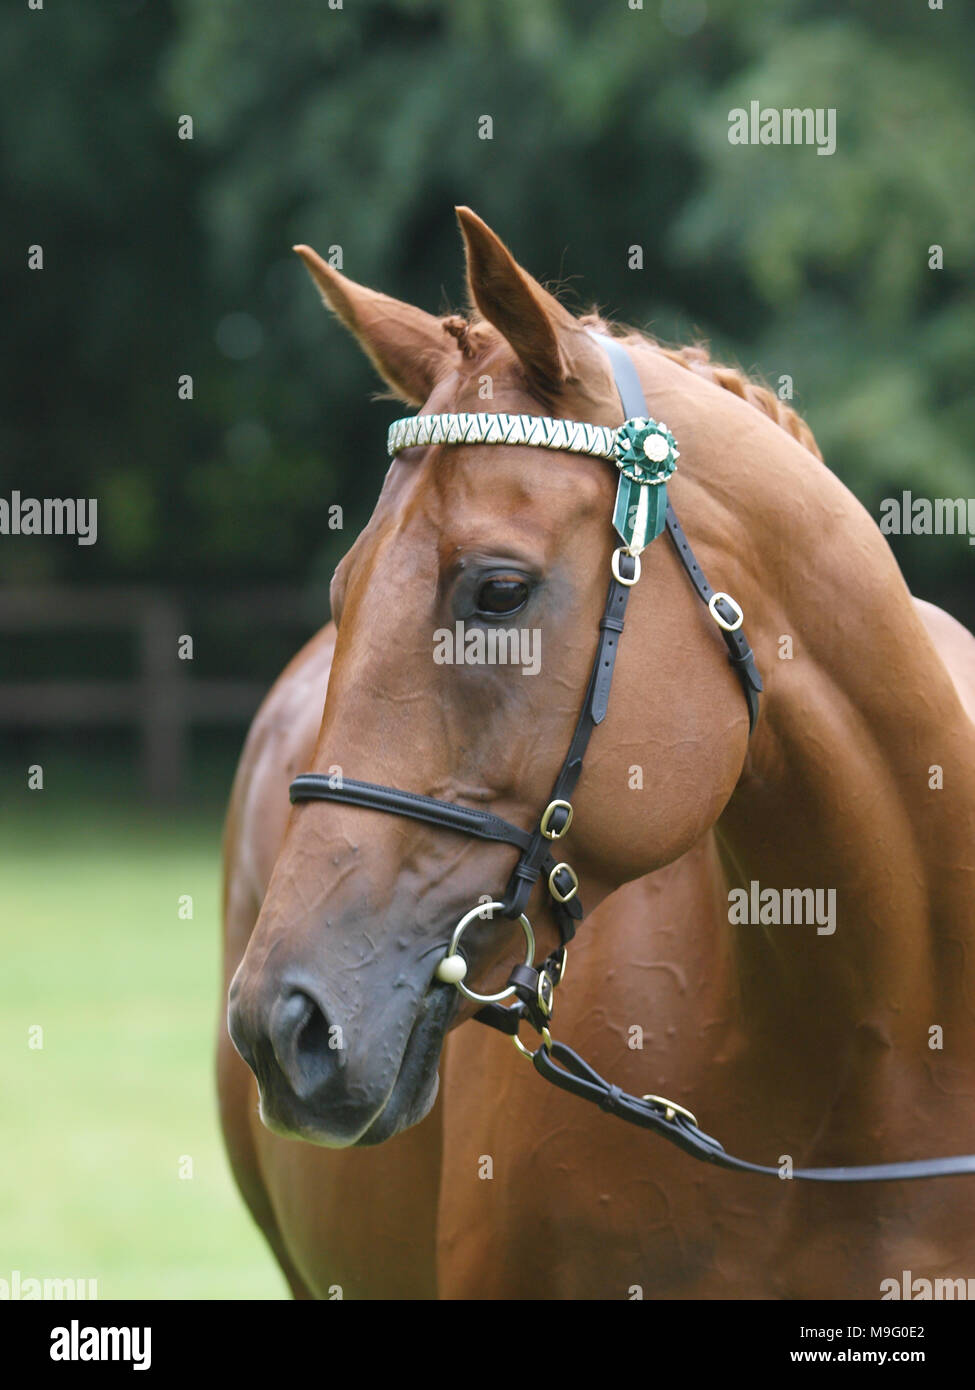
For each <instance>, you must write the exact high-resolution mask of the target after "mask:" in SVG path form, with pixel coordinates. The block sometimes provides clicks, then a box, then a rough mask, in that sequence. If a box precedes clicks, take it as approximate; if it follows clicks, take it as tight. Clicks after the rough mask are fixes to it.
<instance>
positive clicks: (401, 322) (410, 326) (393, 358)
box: [292, 246, 456, 405]
mask: <svg viewBox="0 0 975 1390" xmlns="http://www.w3.org/2000/svg"><path fill="white" fill-rule="evenodd" d="M292 249H293V250H294V251H296V252H297V253H298V255H299V256H300V257H301V259H302V260H303V261H304V263H305V269H306V270H307V271H308V274H309V275H310V276H311V278H312V279H313V280H314V282H315V284H316V285H317V287H318V291H319V293H320V294H321V296H322V299H323V300H324V302H325V304H326V306H327V307H328V308H329V309H331V310H332V312H333V313H334V314H335V315H336V316H337V317H338V318H339V319H341V321H342V323H344V324H345V326H346V328H347V329H348V330H349V332H350V333H351V334H352V335H353V336H354V337H355V339H356V340H357V342H358V343H359V346H360V347H361V348H362V349H363V351H364V352H365V353H366V354H367V356H368V357H369V359H370V360H371V362H372V364H373V366H374V367H375V368H376V370H377V371H378V373H379V375H380V376H381V377H382V378H383V380H384V381H385V382H387V384H388V385H389V386H390V387H391V388H392V390H393V391H394V392H395V393H396V395H397V397H398V398H399V399H400V400H401V401H405V402H406V403H407V404H408V405H422V404H423V402H424V401H425V400H426V399H427V397H428V396H429V395H430V392H431V391H432V390H433V387H434V385H435V383H436V381H437V379H438V378H439V377H440V376H441V375H442V373H443V368H444V361H445V359H446V357H447V356H448V352H449V350H450V349H453V350H454V352H456V345H455V344H454V342H453V340H452V339H450V340H448V339H447V338H446V337H445V334H444V327H443V323H442V321H441V320H440V319H438V318H434V316H433V315H432V314H426V313H424V311H423V310H422V309H417V308H414V306H413V305H412V304H404V303H403V302H402V301H401V300H399V299H391V298H390V296H389V295H388V294H380V293H379V292H378V291H377V290H369V289H366V287H365V285H357V284H356V283H355V281H354V280H348V279H346V277H345V276H344V275H340V274H339V272H338V271H337V270H333V268H332V267H331V266H330V265H327V264H326V262H325V261H323V260H322V258H321V256H319V255H317V254H316V252H314V251H313V250H312V249H311V247H310V246H295V247H293V248H292Z"/></svg>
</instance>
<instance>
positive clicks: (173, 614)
mask: <svg viewBox="0 0 975 1390" xmlns="http://www.w3.org/2000/svg"><path fill="white" fill-rule="evenodd" d="M193 607H194V611H195V610H196V609H197V607H198V605H197V604H196V603H195V602H194V604H193ZM205 607H206V619H207V623H208V624H209V623H211V622H220V621H224V622H230V623H241V624H255V623H265V624H277V625H286V626H288V627H289V628H293V629H300V628H304V632H297V633H296V637H297V639H298V641H300V640H301V639H302V638H304V637H307V636H310V635H311V633H312V631H314V629H315V627H316V626H318V625H320V623H321V622H322V621H323V620H324V619H323V618H321V617H319V618H318V619H317V621H316V620H315V619H314V618H313V617H312V616H311V615H310V614H309V612H308V605H307V598H306V596H305V595H302V594H301V593H300V592H299V591H297V590H294V589H261V590H257V591H250V592H246V593H244V592H242V593H236V594H232V595H228V596H224V597H217V598H215V599H213V600H211V601H208V602H207V603H206V605H205ZM120 629H121V630H127V631H128V632H130V633H131V634H132V635H133V636H134V638H135V639H136V645H137V660H136V662H135V665H136V668H137V669H136V673H135V674H134V675H133V676H131V677H129V678H128V679H117V680H104V679H99V678H97V677H93V678H91V679H89V678H85V679H72V678H57V677H54V678H50V679H45V680H16V679H15V680H10V681H5V682H2V683H0V726H8V727H18V726H19V727H27V728H38V727H44V728H52V727H79V726H86V725H87V726H92V727H98V726H102V727H109V726H119V725H134V726H137V727H138V728H139V730H140V732H141V749H142V763H143V776H144V781H145V787H146V791H147V793H148V795H149V796H151V797H152V798H154V799H157V800H164V799H172V798H175V797H177V796H179V795H180V794H181V792H182V791H183V789H184V788H185V786H186V772H187V763H188V756H189V730H190V727H191V726H192V725H194V724H209V725H230V726H233V725H236V724H247V723H248V722H249V721H250V719H251V718H252V717H253V715H254V713H255V711H256V709H257V707H258V705H259V704H260V702H261V700H262V699H263V698H264V696H265V694H266V693H267V690H268V688H269V685H270V682H269V681H248V680H233V679H226V678H219V679H211V678H206V677H197V676H195V675H194V674H193V672H194V667H195V664H196V663H195V662H194V661H186V660H180V658H179V656H178V645H179V639H180V637H181V636H182V635H183V634H189V635H192V634H193V626H192V625H189V620H188V619H187V617H186V613H185V609H184V608H183V606H182V605H181V603H180V601H179V600H178V599H176V598H174V597H173V596H172V595H170V594H167V593H166V592H164V591H162V590H158V589H148V588H125V589H120V588H84V589H75V588H71V589H69V588H63V587H49V588H35V589H27V588H24V589H8V590H6V591H2V590H0V634H2V640H4V642H5V645H7V647H8V650H9V649H11V648H12V649H13V650H16V639H17V635H18V634H20V633H24V632H31V633H33V632H37V631H40V630H43V631H46V632H49V633H51V634H52V635H55V634H57V632H58V631H61V632H64V633H69V632H77V631H79V630H87V631H90V632H92V633H95V632H107V631H111V630H120ZM298 641H296V644H295V645H296V646H297V644H298Z"/></svg>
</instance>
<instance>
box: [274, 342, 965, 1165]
mask: <svg viewBox="0 0 975 1390" xmlns="http://www.w3.org/2000/svg"><path fill="white" fill-rule="evenodd" d="M592 336H593V337H594V338H596V339H597V340H598V341H599V343H600V344H601V345H602V347H603V348H604V350H605V351H606V353H607V355H608V356H609V359H610V365H611V366H612V369H613V375H614V378H615V381H616V388H617V391H618V393H619V397H620V402H621V405H622V407H623V414H624V417H625V418H624V423H623V425H622V426H620V427H619V428H618V429H616V430H607V429H605V428H603V427H599V426H593V425H586V424H584V423H580V422H577V421H565V420H553V419H546V418H544V417H535V416H524V415H521V416H506V415H487V414H486V415H433V416H430V415H418V416H413V417H410V418H408V419H405V420H399V421H396V422H395V424H393V425H392V426H391V428H390V432H389V453H390V454H391V455H393V456H395V454H396V453H398V452H399V451H400V450H401V449H403V448H407V447H410V446H412V445H416V444H430V443H439V444H456V445H461V444H472V443H500V444H527V445H533V446H536V447H540V448H548V449H557V450H568V451H570V452H575V453H585V454H589V455H592V456H593V457H597V458H607V459H610V460H611V461H613V462H615V463H616V465H617V467H618V468H619V470H620V482H619V491H618V494H617V504H616V508H615V510H614V517H613V521H614V525H615V527H616V530H617V532H618V533H619V536H620V539H621V540H622V542H623V544H622V545H620V546H619V547H618V548H617V549H616V550H615V551H614V553H613V557H612V565H611V570H612V577H611V579H610V584H609V592H608V594H607V597H606V605H605V608H604V611H603V616H602V619H601V621H600V624H599V640H598V643H597V645H596V655H595V658H594V660H593V664H592V669H591V672H590V675H589V681H588V684H587V686H586V693H585V699H584V700H583V704H582V710H581V713H580V715H579V719H578V721H577V723H576V727H575V732H574V733H573V735H572V740H571V742H570V744H569V750H568V752H567V753H566V755H565V758H564V760H563V762H562V766H561V768H560V769H559V772H558V775H557V777H556V779H555V782H554V785H553V787H552V791H551V795H550V796H549V799H548V802H547V804H546V806H545V809H544V811H543V812H542V814H541V816H540V818H539V821H538V824H537V825H536V826H535V828H534V829H533V830H530V831H529V830H523V829H521V828H520V827H519V826H516V825H513V824H511V822H510V821H506V820H503V819H502V818H501V817H500V816H496V815H494V814H493V813H491V812H489V811H484V810H480V809H478V808H474V807H468V806H460V805H458V804H457V803H455V802H450V801H440V800H438V799H437V798H435V797H431V796H422V795H420V794H419V793H416V792H408V791H401V790H400V789H399V788H397V787H387V786H382V785H379V784H376V783H372V782H359V781H356V780H354V779H352V778H348V777H341V776H330V775H324V774H321V773H314V772H306V773H302V774H301V775H300V776H299V777H296V778H295V780H294V781H293V782H292V784H291V787H290V796H291V801H292V802H301V801H338V802H344V803H345V804H347V805H352V806H359V807H363V808H367V809H369V810H373V811H386V812H390V813H392V814H394V815H400V816H407V817H410V818H412V819H414V820H421V821H426V822H427V823H429V824H431V825H435V826H438V827H440V828H442V829H445V830H453V831H457V832H460V833H462V834H465V835H470V836H473V837H474V838H476V839H481V840H491V841H496V842H500V843H501V844H509V845H513V846H515V848H516V849H518V850H519V851H520V855H519V859H518V862H517V863H516V865H515V867H514V869H513V870H512V873H511V877H510V878H509V880H508V885H507V887H506V889H505V892H504V896H503V898H502V899H500V900H498V901H497V902H493V903H490V904H484V905H480V904H479V905H478V906H477V907H475V908H472V909H471V911H470V912H468V913H466V914H465V916H464V917H462V918H461V920H460V922H458V924H457V926H456V927H455V928H454V931H453V935H452V937H451V941H450V945H449V947H448V950H447V954H446V955H445V956H444V958H443V960H441V962H440V964H439V966H438V967H437V971H436V977H437V979H438V980H440V981H441V982H442V983H444V984H446V985H453V986H455V987H456V988H457V989H458V990H459V991H460V992H461V993H462V994H463V995H465V996H466V997H467V998H468V999H471V1000H474V1001H476V1002H478V1003H480V1004H482V1006H483V1007H482V1008H481V1009H480V1010H479V1011H478V1012H477V1013H476V1014H475V1015H474V1018H475V1019H476V1020H477V1022H478V1023H483V1024H486V1025H487V1026H488V1027H491V1028H495V1029H497V1030H498V1031H499V1032H501V1033H505V1034H507V1035H508V1036H509V1037H511V1039H512V1040H513V1042H514V1043H515V1046H516V1047H517V1048H518V1050H519V1051H520V1052H521V1053H522V1054H523V1055H524V1056H525V1057H527V1058H529V1059H530V1060H531V1062H532V1064H533V1066H534V1067H535V1070H536V1071H537V1072H538V1073H539V1075H540V1076H542V1077H544V1078H545V1080H546V1081H549V1082H551V1083H552V1084H553V1085H555V1086H558V1087H559V1088H560V1089H561V1090H564V1091H568V1092H570V1094H572V1095H575V1096H578V1097H579V1098H580V1099H582V1100H588V1101H591V1102H593V1103H594V1104H595V1105H598V1106H599V1108H600V1109H601V1110H605V1111H606V1112H607V1113H608V1114H610V1115H615V1116H617V1118H619V1119H621V1120H626V1121H627V1122H628V1123H629V1124H633V1125H637V1126H639V1127H640V1128H643V1129H649V1130H651V1131H653V1132H654V1133H656V1134H659V1135H661V1136H662V1137H663V1138H665V1139H668V1140H669V1141H670V1142H671V1143H673V1144H676V1145H677V1147H678V1148H680V1149H683V1150H684V1152H685V1153H688V1154H690V1155H691V1156H692V1157H693V1158H697V1159H700V1160H702V1161H703V1162H706V1163H711V1164H714V1165H715V1166H717V1167H719V1168H728V1169H732V1170H733V1171H736V1172H742V1173H760V1174H763V1175H766V1176H770V1177H778V1178H795V1179H799V1180H805V1181H811V1182H881V1181H891V1180H903V1179H907V1178H930V1177H948V1176H952V1175H957V1174H962V1173H975V1154H959V1155H954V1156H952V1157H949V1158H936V1159H918V1160H913V1161H909V1162H904V1163H879V1164H872V1165H859V1166H855V1167H834V1168H796V1169H789V1170H786V1169H783V1168H779V1167H770V1166H765V1165H762V1164H758V1163H750V1162H748V1161H747V1160H746V1159H742V1158H736V1157H734V1156H733V1155H732V1154H729V1153H726V1152H725V1150H724V1149H723V1148H722V1146H721V1144H719V1143H718V1141H717V1140H716V1139H714V1138H713V1137H712V1136H711V1135H709V1134H706V1133H705V1132H704V1131H703V1130H702V1129H701V1128H700V1127H699V1126H698V1123H697V1120H696V1118H695V1117H694V1115H693V1114H692V1113H691V1112H690V1111H689V1110H687V1109H685V1108H684V1107H683V1106H681V1105H678V1104H677V1103H676V1102H675V1101H671V1100H667V1099H666V1098H665V1097H663V1096H655V1095H645V1096H634V1095H630V1094H628V1093H627V1092H626V1091H624V1090H622V1089H621V1088H620V1087H619V1086H614V1085H612V1084H611V1083H610V1082H608V1081H606V1080H604V1079H603V1077H601V1076H600V1075H599V1074H598V1072H596V1071H595V1070H594V1069H593V1068H592V1067H591V1066H589V1064H588V1063H587V1062H585V1061H584V1060H583V1059H582V1058H581V1057H580V1056H579V1055H578V1053H576V1052H574V1051H573V1050H572V1048H570V1047H567V1046H566V1044H565V1043H560V1042H557V1041H555V1040H553V1038H552V1036H551V1033H550V1031H549V1026H548V1025H549V1023H550V1021H551V1017H552V1009H553V1004H554V997H555V990H556V988H557V986H558V985H559V984H560V983H561V981H562V980H563V979H564V978H565V970H566V960H567V947H568V944H569V942H570V941H571V940H572V938H573V936H574V935H575V931H576V926H577V924H578V923H579V922H580V921H581V919H582V917H583V908H582V904H581V902H580V900H579V879H578V876H577V875H576V872H575V870H574V869H573V868H572V866H571V865H570V864H569V863H567V862H566V861H565V860H562V859H559V858H558V853H557V847H558V843H559V841H560V840H562V839H563V838H564V837H565V836H566V834H567V833H568V830H569V827H570V826H571V824H572V817H573V810H572V801H571V798H572V794H573V792H574V791H575V788H576V785H577V783H578V781H579V778H580V776H581V775H582V768H583V759H584V757H585V753H586V749H587V748H588V746H589V740H590V738H591V737H592V734H593V731H594V730H595V729H596V728H597V727H598V725H599V724H601V723H602V722H603V720H604V719H605V717H606V710H607V707H608V703H609V694H610V687H611V685H612V681H613V671H614V668H615V663H616V655H617V650H618V647H619V640H620V637H621V635H622V632H623V621H624V617H625V614H626V607H627V602H628V600H629V595H630V590H631V588H633V586H634V585H635V584H636V583H637V582H638V580H639V578H640V553H641V551H642V550H643V549H645V548H646V546H647V545H648V544H649V543H650V542H651V541H652V540H653V539H654V538H655V536H656V535H658V534H660V533H661V532H662V530H663V529H664V528H666V530H667V532H668V533H669V535H670V538H671V540H672V541H673V543H674V546H675V549H676V551H677V556H678V558H679V560H680V562H681V564H682V565H683V567H684V570H685V572H686V573H687V576H688V578H689V579H690V581H691V584H692V585H693V586H694V590H695V592H696V593H697V595H698V597H699V598H700V599H701V600H702V602H703V603H705V604H706V605H707V607H708V611H709V612H710V614H711V616H712V617H713V618H714V621H715V623H716V624H717V626H718V628H719V630H720V632H721V636H722V638H723V639H724V642H725V645H726V646H727V648H728V660H729V662H730V663H731V666H732V668H733V669H734V671H735V673H736V675H737V677H738V679H739V681H740V683H741V687H742V691H743V694H744V696H745V701H746V704H747V706H748V725H749V735H751V733H752V731H753V730H754V728H755V724H756V721H757V718H758V711H759V695H760V693H761V691H762V679H761V676H760V675H759V672H758V668H757V666H756V664H755V657H754V654H753V653H752V650H751V647H750V646H749V645H748V641H747V639H746V637H745V634H744V632H743V631H742V621H743V614H742V611H741V608H740V607H739V605H738V604H737V603H736V602H735V600H734V599H733V598H732V597H731V596H730V595H729V594H725V593H723V592H720V591H719V592H716V591H715V590H714V589H712V587H711V585H710V584H709V583H708V580H707V578H706V576H705V574H704V572H703V570H702V569H701V567H700V565H699V564H698V562H697V560H696V559H695V557H694V552H693V551H692V550H691V547H690V544H689V543H688V540H687V537H686V536H685V535H684V532H683V529H682V528H681V525H680V522H679V521H678V520H677V516H676V514H675V512H674V509H673V506H672V505H671V504H670V503H669V502H668V501H667V498H666V480H667V478H668V477H669V476H670V475H671V474H672V473H673V471H674V469H675V467H676V461H677V458H678V457H679V452H678V450H677V449H676V444H675V441H674V439H673V436H672V435H671V434H670V432H669V431H668V430H667V428H666V426H665V425H663V424H661V423H659V422H657V421H655V420H653V419H651V418H649V417H648V415H647V403H646V400H645V398H644V395H643V389H642V387H641V386H640V382H639V378H638V376H637V373H636V368H635V367H634V365H633V361H632V359H631V357H630V355H629V353H628V352H627V351H626V349H625V348H624V347H623V346H622V345H621V344H620V343H618V342H617V341H616V340H615V339H612V338H607V337H605V336H604V335H602V334H596V333H593V335H592ZM540 878H544V880H545V883H546V885H547V887H548V893H549V897H550V899H551V908H552V913H553V916H554V919H555V923H556V926H557V927H558V931H559V938H560V942H559V945H558V947H556V949H555V950H554V951H553V952H552V953H551V954H550V955H549V956H548V957H547V958H546V960H544V961H543V962H542V963H541V964H540V965H538V966H535V964H534V956H535V938H534V933H533V931H532V927H531V924H530V922H529V920H528V918H527V917H526V916H525V907H526V906H527V903H528V899H529V898H530V896H531V893H532V890H533V888H534V886H535V884H536V883H537V882H538V880H539V879H540ZM496 911H497V912H499V913H500V915H501V916H502V917H505V918H509V919H511V920H517V921H518V922H519V923H520V925H521V927H522V930H523V932H524V934H525V940H526V946H527V954H526V960H525V963H524V964H522V965H516V966H515V967H514V968H513V969H512V971H511V974H510V976H509V980H508V986H507V988H506V989H504V990H501V991H499V992H498V993H497V994H490V995H486V994H478V993H476V992H475V991H474V990H471V989H470V988H469V987H468V986H467V985H466V984H465V983H464V979H465V977H466V974H467V970H468V961H467V957H466V956H465V955H464V954H463V952H462V950H461V938H462V936H463V934H464V932H465V931H466V930H467V928H468V927H469V926H470V925H471V924H472V923H473V922H474V921H476V920H480V921H490V920H491V919H492V917H493V914H494V912H496ZM512 996H514V1003H513V1004H511V1005H509V1006H508V1007H503V1006H502V1002H501V1001H502V1000H504V999H508V998H511V997H512ZM523 1021H527V1022H528V1023H529V1024H530V1025H531V1026H532V1027H533V1028H534V1029H535V1030H536V1032H538V1033H539V1034H540V1036H541V1038H542V1042H541V1044H540V1046H539V1047H538V1048H537V1049H536V1050H535V1051H534V1052H532V1051H530V1050H529V1049H528V1048H527V1047H525V1045H524V1044H523V1043H522V1041H521V1039H520V1038H519V1036H518V1032H519V1027H520V1025H521V1023H522V1022H523Z"/></svg>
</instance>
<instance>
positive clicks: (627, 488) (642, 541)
mask: <svg viewBox="0 0 975 1390" xmlns="http://www.w3.org/2000/svg"><path fill="white" fill-rule="evenodd" d="M614 456H615V462H616V466H617V468H618V469H619V470H620V481H619V487H618V488H617V490H616V505H615V506H614V508H613V526H614V527H615V529H616V532H617V534H618V535H619V537H620V539H621V540H622V542H623V544H624V545H625V546H626V547H627V549H628V550H629V551H630V552H631V554H633V555H639V554H640V551H641V550H644V549H646V547H647V546H648V545H649V544H650V542H651V541H653V540H656V538H657V537H658V536H659V535H660V533H661V531H662V530H663V529H664V526H665V525H666V521H667V479H668V478H669V477H670V476H671V474H672V473H673V472H674V469H675V468H676V467H677V460H678V459H679V458H680V450H679V449H678V448H677V441H676V440H675V439H674V436H673V435H672V434H671V432H670V430H669V429H668V428H667V426H666V425H664V424H661V423H659V422H658V421H656V420H642V419H633V420H626V421H625V422H624V423H623V424H622V425H620V427H619V429H618V430H617V432H616V446H615V451H614Z"/></svg>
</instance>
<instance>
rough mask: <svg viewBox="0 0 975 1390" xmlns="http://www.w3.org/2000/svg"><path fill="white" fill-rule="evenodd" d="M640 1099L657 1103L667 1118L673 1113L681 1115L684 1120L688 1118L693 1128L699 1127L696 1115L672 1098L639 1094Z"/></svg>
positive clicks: (670, 1118) (672, 1115)
mask: <svg viewBox="0 0 975 1390" xmlns="http://www.w3.org/2000/svg"><path fill="white" fill-rule="evenodd" d="M640 1099H641V1100H649V1101H650V1102H651V1103H652V1104H653V1105H658V1106H659V1107H660V1109H661V1110H662V1111H663V1112H664V1116H665V1118H666V1119H668V1120H672V1119H673V1118H674V1116H675V1115H683V1116H684V1119H685V1120H690V1122H691V1124H692V1125H693V1126H694V1128H695V1129H700V1128H701V1126H700V1125H699V1124H698V1122H697V1117H696V1116H695V1115H693V1114H692V1113H691V1112H690V1110H685V1109H684V1107H683V1105H678V1104H677V1102H676V1101H674V1100H668V1099H667V1098H666V1096H641V1097H640Z"/></svg>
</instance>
